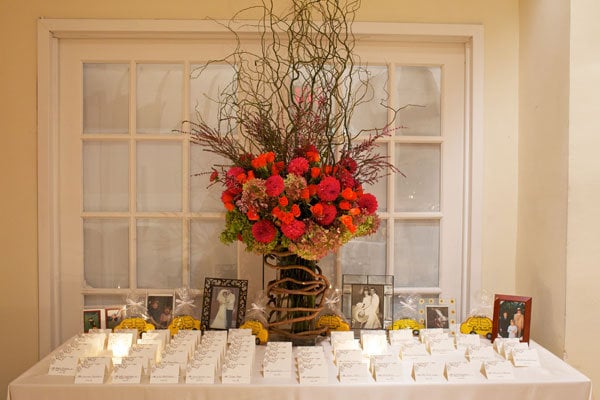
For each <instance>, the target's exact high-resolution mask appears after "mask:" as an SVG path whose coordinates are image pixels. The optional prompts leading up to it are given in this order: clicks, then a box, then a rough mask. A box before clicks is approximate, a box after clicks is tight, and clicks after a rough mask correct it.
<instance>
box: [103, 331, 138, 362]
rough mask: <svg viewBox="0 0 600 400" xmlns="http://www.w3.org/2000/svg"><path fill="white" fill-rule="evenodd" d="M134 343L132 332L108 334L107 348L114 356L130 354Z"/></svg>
mask: <svg viewBox="0 0 600 400" xmlns="http://www.w3.org/2000/svg"><path fill="white" fill-rule="evenodd" d="M132 345H133V335H132V334H131V333H123V332H119V333H111V334H110V335H109V336H108V343H107V345H106V349H107V350H108V351H112V355H113V356H114V357H125V356H127V355H128V354H129V349H130V348H131V346H132Z"/></svg>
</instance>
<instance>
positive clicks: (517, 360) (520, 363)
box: [512, 348, 540, 367]
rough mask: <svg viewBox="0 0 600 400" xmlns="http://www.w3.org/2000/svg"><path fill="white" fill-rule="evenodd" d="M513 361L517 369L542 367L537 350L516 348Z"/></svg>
mask: <svg viewBox="0 0 600 400" xmlns="http://www.w3.org/2000/svg"><path fill="white" fill-rule="evenodd" d="M512 360H513V364H514V365H515V367H540V357H539V355H538V352H537V350H536V349H528V348H527V349H524V348H514V349H513V351H512Z"/></svg>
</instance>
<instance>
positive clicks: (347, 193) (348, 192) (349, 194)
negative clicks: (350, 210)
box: [342, 188, 356, 201]
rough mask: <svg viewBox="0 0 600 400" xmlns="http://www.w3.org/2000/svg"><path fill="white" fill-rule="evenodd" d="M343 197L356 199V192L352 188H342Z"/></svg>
mask: <svg viewBox="0 0 600 400" xmlns="http://www.w3.org/2000/svg"><path fill="white" fill-rule="evenodd" d="M342 197H343V198H344V199H346V200H350V201H352V200H356V193H354V191H353V190H352V189H350V188H346V189H344V190H342Z"/></svg>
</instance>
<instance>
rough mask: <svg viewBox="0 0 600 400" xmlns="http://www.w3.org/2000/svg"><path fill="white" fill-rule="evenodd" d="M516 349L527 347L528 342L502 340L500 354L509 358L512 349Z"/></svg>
mask: <svg viewBox="0 0 600 400" xmlns="http://www.w3.org/2000/svg"><path fill="white" fill-rule="evenodd" d="M516 349H525V350H526V349H529V344H527V343H526V342H504V345H503V347H502V353H501V355H502V356H503V357H504V358H506V359H507V360H510V359H511V355H512V352H513V350H516Z"/></svg>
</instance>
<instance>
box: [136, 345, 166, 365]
mask: <svg viewBox="0 0 600 400" xmlns="http://www.w3.org/2000/svg"><path fill="white" fill-rule="evenodd" d="M158 346H159V344H158V343H152V344H134V345H133V346H131V349H129V355H130V356H132V357H138V356H139V357H145V358H147V359H148V361H149V362H150V364H154V363H157V362H158V361H159V351H158Z"/></svg>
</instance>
